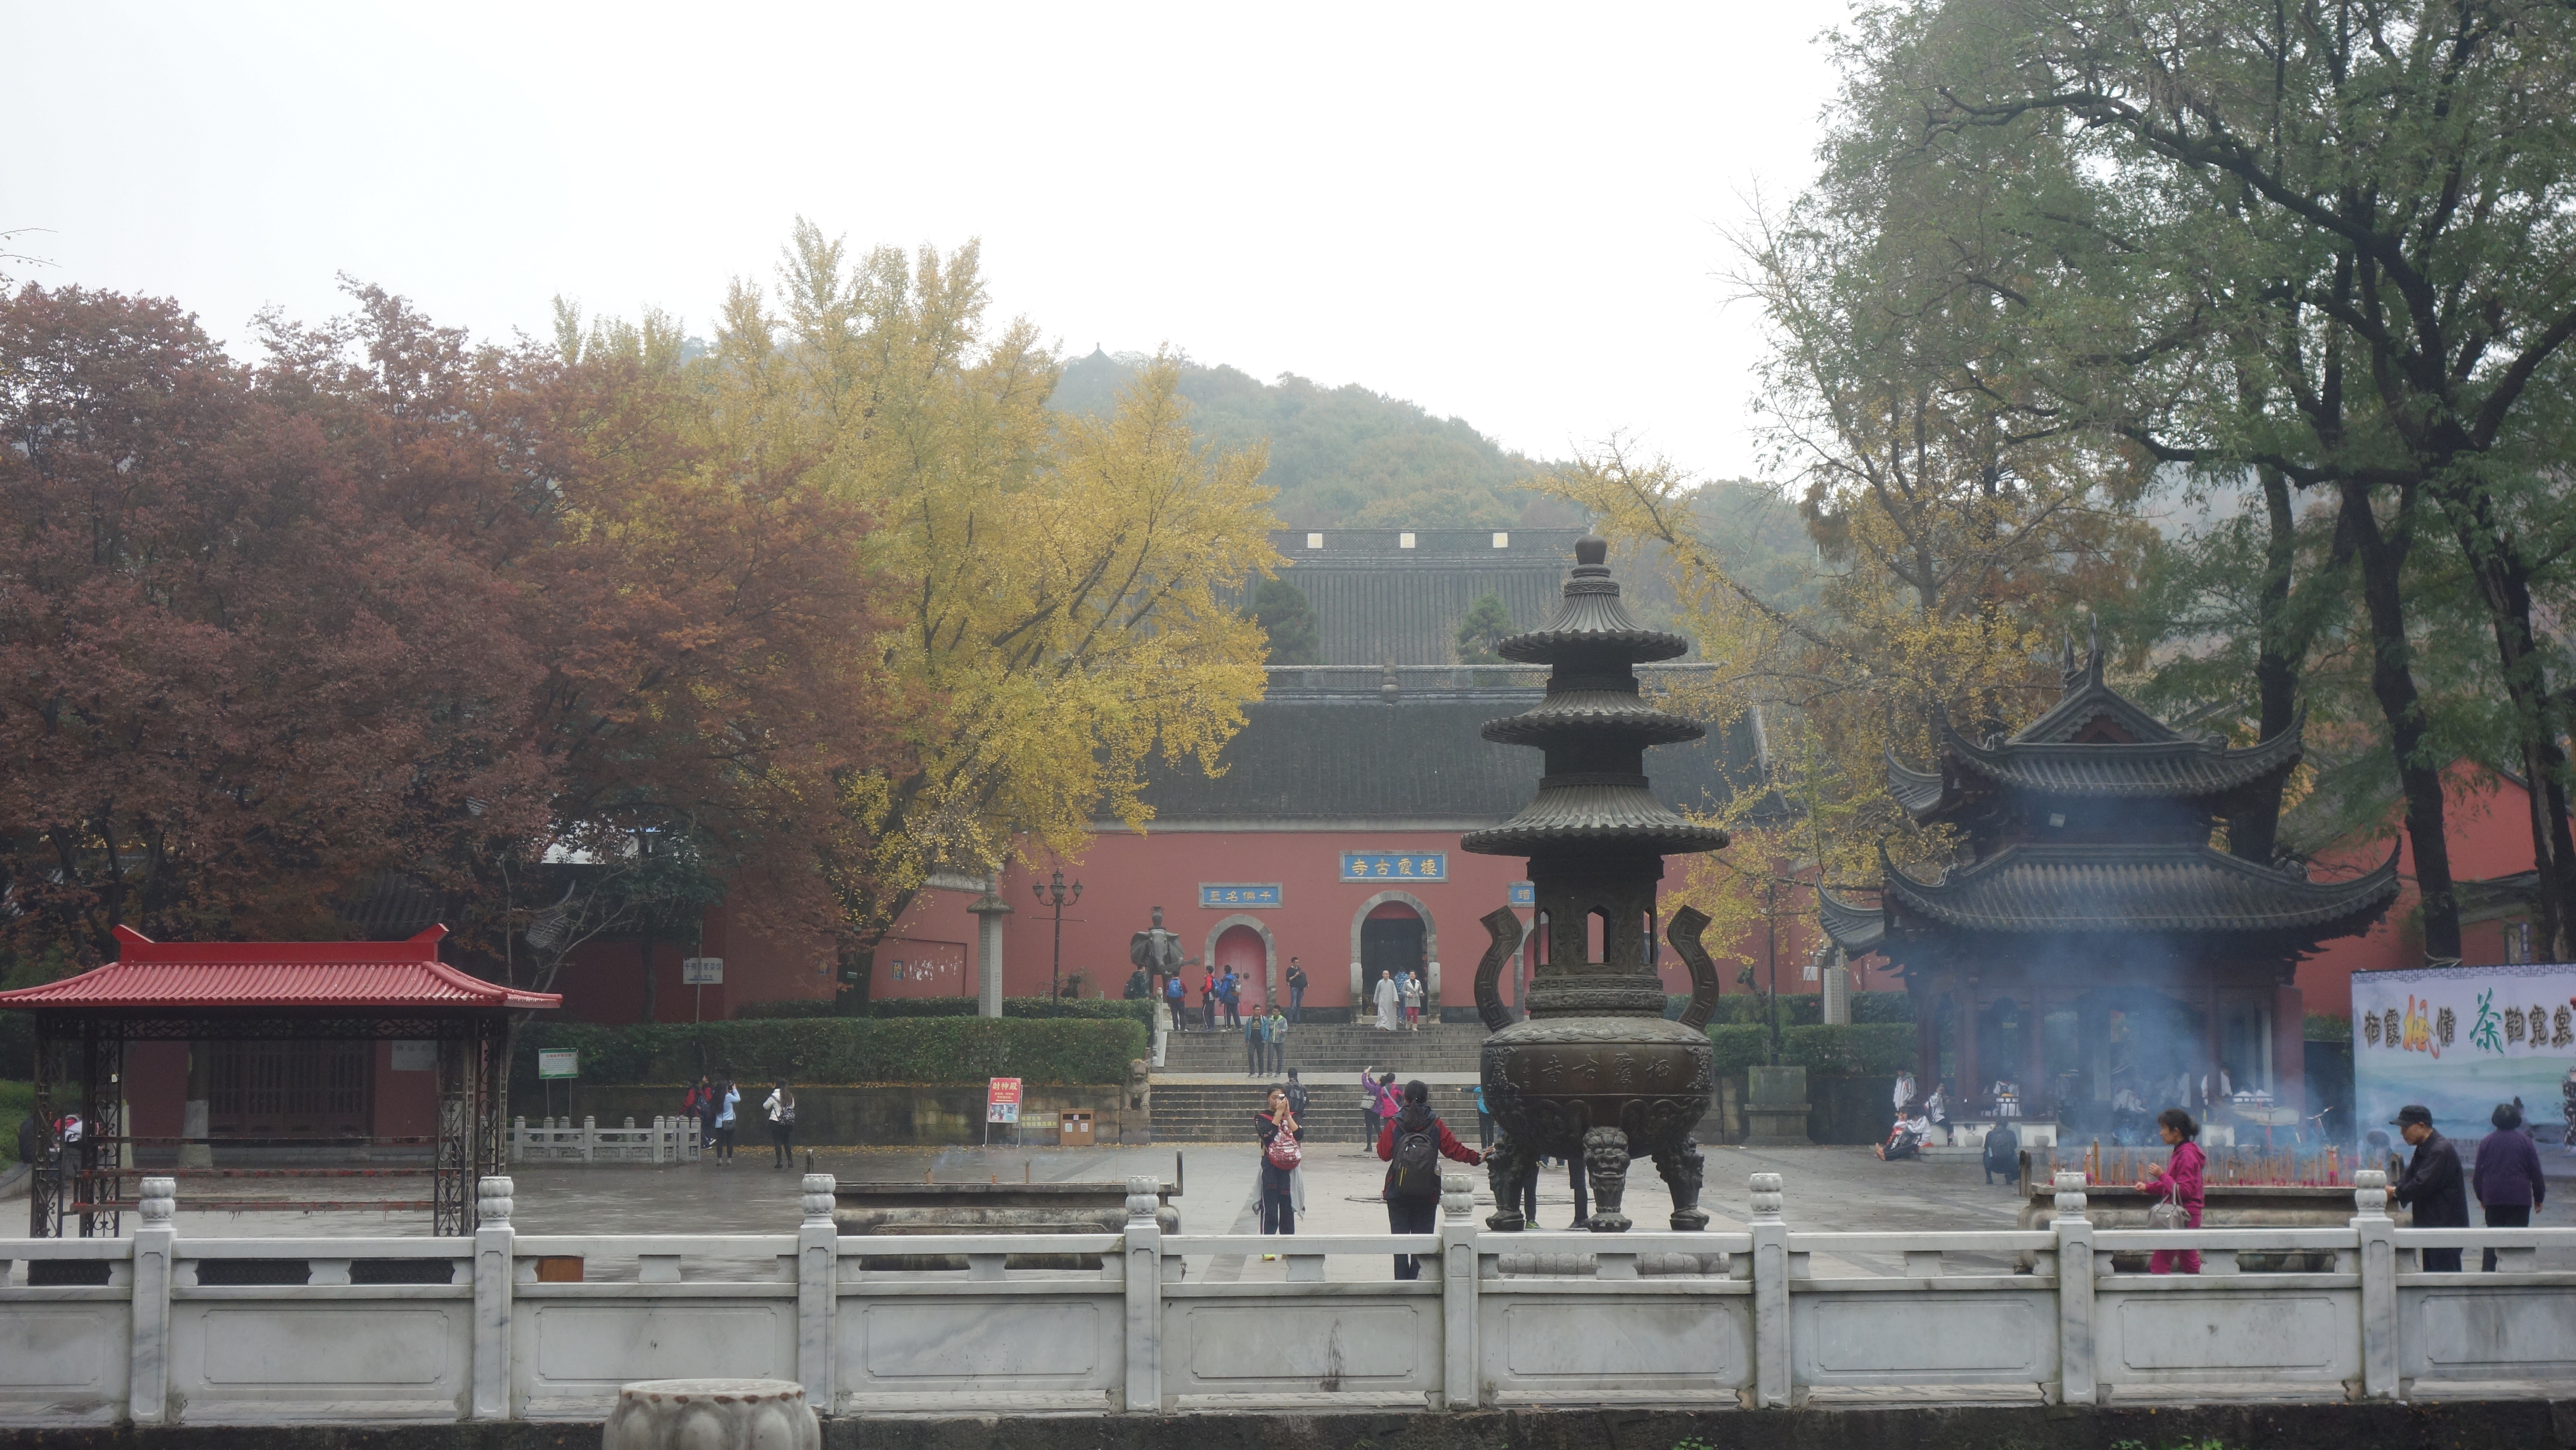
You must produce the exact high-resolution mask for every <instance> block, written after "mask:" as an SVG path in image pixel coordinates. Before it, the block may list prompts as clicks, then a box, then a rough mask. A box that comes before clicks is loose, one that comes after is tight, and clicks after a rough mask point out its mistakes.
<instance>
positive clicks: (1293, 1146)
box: [1261, 1128, 1306, 1172]
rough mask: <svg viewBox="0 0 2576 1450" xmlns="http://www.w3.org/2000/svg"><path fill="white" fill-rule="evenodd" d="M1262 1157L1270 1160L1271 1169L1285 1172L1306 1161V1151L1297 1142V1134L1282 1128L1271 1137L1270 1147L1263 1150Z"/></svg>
mask: <svg viewBox="0 0 2576 1450" xmlns="http://www.w3.org/2000/svg"><path fill="white" fill-rule="evenodd" d="M1261 1156H1262V1157H1264V1158H1267V1159H1269V1160H1270V1166H1271V1167H1273V1168H1276V1169H1279V1170H1281V1171H1282V1172H1285V1171H1287V1170H1290V1169H1293V1168H1295V1167H1296V1166H1297V1164H1298V1163H1299V1161H1300V1160H1302V1159H1304V1157H1305V1156H1306V1149H1305V1146H1304V1145H1303V1144H1301V1143H1299V1142H1298V1141H1297V1135H1296V1134H1294V1133H1291V1132H1289V1131H1288V1130H1287V1129H1285V1128H1282V1129H1280V1130H1279V1131H1278V1132H1276V1133H1273V1134H1271V1135H1270V1146H1269V1147H1267V1148H1264V1149H1263V1150H1261Z"/></svg>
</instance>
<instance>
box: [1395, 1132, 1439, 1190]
mask: <svg viewBox="0 0 2576 1450" xmlns="http://www.w3.org/2000/svg"><path fill="white" fill-rule="evenodd" d="M1386 1196H1387V1197H1389V1198H1416V1199H1419V1198H1438V1197H1439V1196H1440V1120H1439V1119H1438V1118H1433V1117H1425V1118H1424V1119H1423V1120H1422V1122H1421V1123H1420V1125H1419V1126H1415V1127H1407V1126H1406V1125H1405V1120H1404V1119H1402V1118H1398V1119H1396V1124H1395V1156H1394V1158H1393V1159H1392V1160H1391V1161H1389V1163H1388V1164H1387V1170H1386Z"/></svg>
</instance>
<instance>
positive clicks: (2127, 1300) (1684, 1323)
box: [0, 1173, 2576, 1425]
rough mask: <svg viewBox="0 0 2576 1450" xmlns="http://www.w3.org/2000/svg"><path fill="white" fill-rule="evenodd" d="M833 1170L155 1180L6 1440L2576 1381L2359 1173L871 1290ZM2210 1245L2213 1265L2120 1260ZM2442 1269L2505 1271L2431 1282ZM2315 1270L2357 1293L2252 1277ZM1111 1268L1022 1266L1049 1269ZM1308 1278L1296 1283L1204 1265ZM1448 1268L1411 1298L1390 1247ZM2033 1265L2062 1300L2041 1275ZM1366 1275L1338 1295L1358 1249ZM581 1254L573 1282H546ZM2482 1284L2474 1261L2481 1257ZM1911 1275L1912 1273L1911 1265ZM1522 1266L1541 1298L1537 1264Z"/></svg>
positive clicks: (5, 1320) (1058, 1242) (2092, 1396)
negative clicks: (470, 1231)
mask: <svg viewBox="0 0 2576 1450" xmlns="http://www.w3.org/2000/svg"><path fill="white" fill-rule="evenodd" d="M832 1186H833V1185H832V1180H831V1178H830V1177H829V1176H828V1175H821V1174H814V1175H808V1176H807V1178H806V1179H805V1182H804V1185H803V1189H804V1192H803V1199H802V1204H803V1213H804V1219H803V1222H802V1223H801V1224H800V1225H798V1227H797V1229H796V1231H795V1232H794V1233H792V1234H770V1235H674V1236H626V1235H587V1236H584V1235H540V1234H522V1233H519V1232H517V1231H516V1229H515V1228H514V1227H513V1226H512V1224H511V1222H510V1219H511V1213H512V1209H513V1199H512V1196H511V1195H512V1189H511V1184H510V1181H509V1180H508V1179H506V1178H491V1179H486V1180H484V1181H483V1183H482V1185H481V1193H480V1198H479V1201H478V1204H477V1208H478V1216H479V1221H480V1226H479V1227H478V1228H477V1229H476V1231H475V1233H474V1235H473V1236H472V1237H470V1238H450V1239H438V1238H417V1237H415V1238H349V1237H332V1238H310V1239H239V1238H235V1239H182V1238H179V1237H177V1236H176V1235H175V1233H174V1232H173V1229H172V1222H171V1217H170V1199H171V1188H170V1181H169V1180H168V1179H165V1178H147V1179H146V1180H145V1186H144V1192H143V1200H142V1212H141V1214H140V1219H141V1222H140V1224H139V1226H138V1227H137V1228H136V1230H135V1231H134V1234H133V1236H132V1237H131V1238H124V1239H46V1240H24V1239H21V1240H0V1259H12V1260H19V1261H25V1267H24V1268H23V1269H22V1270H21V1271H20V1272H19V1273H16V1274H13V1275H11V1276H10V1277H9V1278H8V1279H7V1281H6V1282H5V1284H0V1423H11V1424H34V1423H43V1424H49V1425H60V1424H74V1423H83V1422H87V1423H113V1422H131V1423H134V1424H139V1425H150V1424H167V1423H189V1424H276V1423H293V1422H324V1423H344V1424H389V1423H399V1422H419V1421H442V1420H444V1421H453V1420H457V1419H460V1418H469V1419H484V1420H504V1419H529V1420H586V1421H595V1420H599V1419H601V1418H602V1417H604V1416H606V1415H607V1414H608V1413H609V1412H610V1411H611V1409H612V1408H613V1407H614V1406H615V1403H616V1400H617V1396H618V1393H619V1390H620V1388H621V1387H622V1386H625V1385H628V1384H630V1383H633V1382H636V1381H640V1380H656V1379H678V1378H726V1379H731V1378H739V1379H761V1380H780V1381H792V1382H794V1383H797V1384H801V1385H802V1386H803V1387H804V1391H805V1400H806V1402H807V1403H808V1404H810V1405H812V1406H813V1407H814V1408H816V1409H817V1410H820V1411H823V1412H824V1413H827V1414H834V1415H852V1414H866V1413H870V1412H947V1413H978V1414H989V1413H993V1412H996V1411H1042V1410H1059V1411H1061V1410H1089V1411H1095V1412H1114V1411H1122V1410H1128V1409H1135V1410H1167V1409H1186V1408H1190V1407H1193V1406H1197V1405H1229V1406H1235V1407H1243V1406H1258V1405H1263V1404H1279V1405H1283V1406H1290V1405H1293V1406H1302V1407H1306V1408H1313V1407H1315V1406H1317V1405H1318V1404H1329V1403H1344V1404H1350V1405H1353V1406H1363V1405H1411V1406H1416V1407H1421V1406H1426V1405H1427V1406H1429V1407H1431V1408H1434V1409H1439V1408H1447V1407H1452V1406H1455V1407H1467V1406H1478V1405H1483V1406H1494V1405H1504V1406H1508V1405H1514V1404H1540V1403H1543V1404H1555V1405H1563V1404H1575V1403H1613V1404H1618V1403H1625V1404H1637V1405H1670V1406H1684V1407H1686V1406H1694V1405H1699V1406H1705V1405H1717V1404H1738V1403H1740V1404H1746V1405H1752V1406H1791V1405H1797V1404H1799V1403H1801V1402H1803V1401H1804V1400H1805V1399H1806V1398H1807V1396H1808V1395H1810V1394H1811V1393H1814V1392H1818V1391H1837V1390H1846V1389H1865V1390H1870V1391H1874V1392H1879V1393H1887V1392H1896V1393H1904V1392H1906V1391H1908V1390H1909V1389H1913V1390H1921V1391H1924V1392H1926V1393H1927V1394H1928V1393H1934V1392H1941V1391H1951V1390H1956V1389H1960V1388H1963V1387H1984V1388H1982V1389H1981V1390H1980V1392H1981V1393H1996V1392H2009V1391H2011V1390H2012V1389H2013V1387H2018V1392H2019V1393H2022V1394H2033V1393H2034V1392H2035V1393H2036V1394H2038V1395H2041V1396H2045V1397H2047V1398H2049V1399H2053V1400H2058V1401H2063V1402H2075V1403H2083V1402H2088V1401H2106V1400H2110V1399H2112V1398H2114V1397H2115V1396H2121V1395H2131V1396H2140V1397H2158V1396H2161V1397H2171V1396H2174V1395H2177V1394H2180V1395H2192V1394H2198V1393H2201V1392H2203V1391H2204V1390H2208V1391H2217V1390H2220V1389H2222V1388H2223V1387H2226V1386H2244V1385H2261V1386H2264V1387H2266V1388H2267V1389H2269V1390H2270V1391H2272V1392H2274V1393H2277V1392H2279V1391H2281V1390H2282V1389H2284V1388H2292V1389H2295V1388H2298V1387H2306V1388H2307V1389H2309V1390H2311V1391H2313V1392H2314V1393H2315V1394H2316V1395H2317V1396H2319V1397H2330V1396H2336V1395H2350V1396H2355V1397H2366V1398H2377V1399H2389V1398H2396V1397H2401V1396H2406V1395H2408V1394H2410V1393H2411V1392H2412V1387H2413V1386H2415V1385H2419V1384H2420V1385H2425V1386H2428V1387H2429V1386H2440V1387H2442V1389H2443V1392H2445V1393H2472V1392H2474V1393H2481V1394H2494V1393H2501V1394H2541V1393H2545V1392H2546V1391H2547V1388H2548V1387H2549V1386H2552V1385H2563V1383H2564V1382H2565V1378H2566V1376H2567V1374H2568V1372H2569V1370H2570V1369H2571V1367H2576V1309H2571V1307H2570V1306H2571V1305H2576V1294H2571V1293H2570V1291H2571V1290H2576V1273H2571V1272H2565V1271H2558V1270H2546V1271H2544V1270H2541V1269H2539V1268H2537V1267H2536V1255H2537V1254H2538V1252H2539V1251H2541V1250H2543V1249H2556V1250H2564V1249H2570V1248H2576V1229H2451V1230H2411V1229H2400V1228H2398V1227H2396V1226H2395V1225H2394V1224H2392V1223H2391V1222H2390V1221H2389V1219H2388V1218H2387V1216H2386V1214H2385V1211H2384V1204H2385V1192H2384V1189H2385V1183H2384V1180H2383V1179H2382V1177H2381V1175H2379V1174H2376V1173H2370V1174H2365V1175H2363V1176H2362V1183H2361V1187H2360V1189H2359V1191H2358V1192H2356V1194H2355V1200H2356V1201H2355V1210H2356V1211H2355V1213H2354V1215H2353V1217H2352V1219H2351V1221H2350V1222H2349V1223H2348V1224H2345V1225H2341V1226H2336V1227H2327V1228H2263V1229H2208V1230H2184V1231H2174V1232H2157V1231H2153V1230H2135V1231H2116V1230H2103V1229H2097V1228H2095V1226H2094V1225H2092V1224H2091V1223H2089V1222H2088V1221H2087V1220H2086V1219H2085V1218H2084V1217H2083V1213H2084V1205H2085V1197H2084V1189H2083V1184H2082V1182H2081V1179H2080V1177H2078V1176H2077V1175H2073V1174H2066V1175H2061V1176H2060V1177H2059V1179H2058V1183H2057V1199H2056V1210H2057V1213H2056V1217H2055V1218H2054V1219H2053V1220H2052V1221H2051V1222H2049V1223H2048V1224H2047V1225H2045V1226H2044V1227H2039V1228H2033V1229H2027V1230H2020V1231H2013V1232H1961V1233H1919V1234H1890V1233H1807V1232H1801V1231H1798V1230H1796V1229H1794V1228H1793V1227H1791V1225H1790V1223H1789V1221H1788V1219H1787V1216H1786V1210H1787V1207H1788V1205H1787V1201H1786V1200H1787V1197H1788V1196H1787V1194H1786V1193H1785V1192H1784V1191H1783V1187H1782V1184H1781V1182H1780V1179H1779V1177H1778V1176H1777V1175H1773V1174H1756V1175H1754V1176H1753V1179H1752V1182H1751V1184H1750V1189H1751V1192H1750V1195H1749V1205H1750V1218H1749V1220H1748V1222H1747V1223H1746V1225H1745V1227H1744V1228H1743V1229H1740V1230H1737V1231H1733V1232H1705V1233H1629V1234H1623V1235H1618V1236H1610V1235H1599V1234H1576V1233H1518V1234H1505V1233H1496V1232H1492V1231H1489V1230H1486V1229H1483V1228H1481V1227H1480V1226H1478V1225H1477V1224H1476V1223H1475V1222H1474V1220H1473V1217H1472V1211H1473V1197H1472V1194H1471V1192H1470V1191H1469V1185H1468V1183H1467V1181H1466V1180H1465V1179H1464V1178H1463V1177H1453V1178H1451V1179H1449V1180H1448V1182H1447V1187H1448V1189H1449V1191H1448V1193H1447V1194H1446V1195H1445V1196H1444V1199H1443V1213H1442V1216H1441V1220H1440V1224H1439V1228H1438V1231H1437V1232H1436V1233H1429V1234H1417V1235H1354V1236H1336V1235H1311V1236H1310V1235H1299V1236H1296V1237H1293V1238H1263V1237H1257V1236H1247V1235H1177V1234H1166V1233H1164V1232H1163V1230H1162V1229H1161V1228H1160V1227H1159V1226H1158V1225H1157V1224H1156V1223H1155V1222H1154V1217H1153V1214H1154V1210H1155V1208H1156V1207H1157V1206H1158V1198H1157V1196H1156V1194H1155V1192H1154V1189H1155V1187H1156V1185H1155V1184H1154V1183H1153V1181H1152V1180H1149V1179H1138V1180H1136V1181H1135V1182H1134V1183H1133V1184H1131V1185H1130V1194H1129V1197H1128V1200H1127V1208H1128V1222H1127V1225H1126V1228H1125V1231H1124V1232H1123V1233H1114V1234H1113V1233H1102V1234H1092V1235H1040V1236H1017V1235H1009V1234H984V1235H951V1236H940V1237H926V1238H917V1239H914V1240H912V1241H910V1243H909V1244H908V1245H907V1247H910V1248H913V1249H917V1250H919V1251H920V1252H922V1253H923V1254H925V1255H927V1254H947V1255H954V1256H956V1257H958V1258H960V1259H962V1260H964V1261H965V1263H966V1264H967V1265H968V1267H967V1268H966V1269H965V1270H963V1271H962V1272H960V1271H949V1272H878V1271H873V1270H867V1269H864V1268H863V1267H862V1260H863V1258H864V1257H865V1255H866V1254H867V1253H868V1251H869V1249H870V1248H871V1247H876V1246H875V1245H872V1244H871V1243H870V1242H869V1241H867V1240H863V1239H852V1238H843V1237H841V1236H839V1234H838V1233H837V1232H836V1231H835V1229H834V1227H833V1224H832V1221H831V1211H832V1204H833V1197H832ZM2186 1246H2188V1247H2195V1248H2197V1249H2198V1250H2199V1251H2200V1252H2201V1253H2202V1255H2203V1256H2204V1258H2205V1260H2206V1261H2207V1263H2206V1268H2205V1270H2204V1272H2203V1273H2202V1274H2200V1275H2198V1276H2196V1277H2194V1276H2150V1275H2143V1274H2121V1273H2116V1272H2114V1271H2113V1268H2112V1256H2113V1255H2114V1254H2115V1253H2127V1252H2135V1251H2138V1250H2142V1249H2153V1248H2179V1247H2186ZM2435 1247H2463V1248H2469V1249H2472V1250H2474V1249H2478V1248H2484V1247H2495V1248H2498V1249H2499V1250H2500V1251H2501V1254H2502V1257H2503V1263H2502V1265H2501V1267H2502V1268H2503V1270H2504V1272H2499V1273H2494V1274H2479V1273H2464V1274H2451V1273H2435V1274H2428V1273H2422V1272H2418V1271H2417V1270H2416V1268H2415V1266H2414V1255H2415V1253H2416V1252H2417V1251H2418V1250H2421V1249H2425V1248H2435ZM2285 1250H2296V1251H2300V1252H2302V1253H2305V1254H2310V1255H2315V1256H2317V1257H2316V1258H2315V1259H2313V1260H2311V1262H2322V1263H2331V1264H2332V1265H2333V1268H2332V1270H2331V1271H2330V1272H2292V1273H2240V1272H2236V1271H2235V1269H2236V1265H2235V1260H2236V1257H2237V1256H2238V1255H2240V1254H2244V1253H2247V1252H2249V1251H2259V1252H2265V1253H2270V1254H2276V1255H2277V1254H2278V1253H2280V1252H2281V1251H2285ZM1041 1251H1043V1252H1046V1253H1052V1254H1062V1253H1066V1252H1076V1253H1084V1254H1093V1255H1097V1256H1099V1259H1100V1262H1101V1267H1100V1268H1099V1269H1096V1270H1061V1269H1013V1268H1011V1267H1009V1262H1010V1256H1011V1255H1013V1254H1020V1253H1037V1252H1041ZM1265 1252H1267V1253H1279V1254H1282V1255H1283V1256H1284V1258H1285V1271H1286V1273H1285V1279H1284V1281H1280V1280H1271V1281H1265V1282H1241V1281H1229V1280H1228V1276H1227V1274H1225V1273H1219V1274H1214V1275H1211V1274H1210V1273H1209V1272H1208V1271H1207V1270H1208V1266H1209V1265H1210V1264H1211V1262H1215V1263H1220V1264H1231V1263H1234V1262H1237V1260H1236V1259H1235V1258H1234V1257H1233V1256H1241V1260H1240V1261H1241V1262H1257V1261H1258V1256H1259V1255H1261V1254H1263V1253H1265ZM1399 1253H1402V1254H1418V1255H1422V1256H1425V1258H1426V1263H1425V1265H1424V1272H1423V1276H1422V1278H1421V1279H1419V1280H1415V1281H1396V1280H1394V1279H1392V1278H1390V1277H1386V1275H1387V1274H1388V1256H1391V1255H1394V1254H1399ZM2025 1254H2026V1255H2029V1256H2031V1259H2032V1260H2033V1261H2034V1262H2035V1263H2036V1265H2037V1270H2036V1272H2031V1273H2016V1272H2014V1271H2013V1270H2012V1268H2011V1264H2012V1262H2013V1260H2014V1259H2015V1257H2016V1256H2020V1255H2025ZM1354 1255H1356V1256H1364V1257H1365V1258H1366V1259H1367V1260H1370V1261H1371V1262H1369V1263H1368V1264H1367V1265H1366V1267H1365V1268H1364V1269H1361V1270H1359V1272H1360V1273H1362V1274H1364V1275H1365V1276H1366V1277H1353V1275H1352V1274H1351V1273H1347V1272H1346V1273H1341V1274H1335V1273H1332V1272H1329V1270H1330V1269H1331V1267H1332V1261H1333V1260H1335V1259H1339V1258H1347V1257H1349V1256H1354ZM564 1258H579V1259H582V1260H583V1261H584V1267H585V1273H584V1277H583V1278H582V1279H581V1280H580V1281H579V1282H553V1281H550V1280H541V1279H540V1278H539V1277H538V1276H537V1275H536V1273H535V1272H534V1268H535V1264H536V1262H537V1261H538V1260H540V1259H564ZM2475 1262H2476V1255H2475V1254H2474V1253H2472V1254H2471V1255H2470V1263H2471V1264H2472V1265H2473V1266H2474V1264H2475ZM1898 1265H1901V1272H1897V1271H1895V1270H1896V1266H1898ZM1513 1267H1518V1268H1522V1269H1536V1270H1538V1272H1517V1273H1516V1272H1512V1271H1511V1269H1512V1268H1513Z"/></svg>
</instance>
